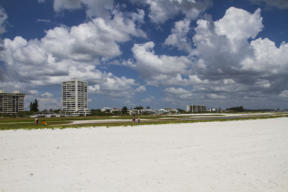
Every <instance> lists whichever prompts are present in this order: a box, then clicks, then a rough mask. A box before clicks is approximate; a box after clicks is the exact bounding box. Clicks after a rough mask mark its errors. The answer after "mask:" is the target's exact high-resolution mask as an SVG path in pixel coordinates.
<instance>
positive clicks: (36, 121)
mask: <svg viewBox="0 0 288 192" xmlns="http://www.w3.org/2000/svg"><path fill="white" fill-rule="evenodd" d="M35 125H38V117H36V118H35Z"/></svg>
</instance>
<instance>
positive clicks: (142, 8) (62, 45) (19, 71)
mask: <svg viewBox="0 0 288 192" xmlns="http://www.w3.org/2000/svg"><path fill="white" fill-rule="evenodd" d="M287 19H288V1H286V0H274V1H273V0H217V1H216V0H214V1H213V0H202V1H200V0H122V1H119V0H27V1H17V0H9V1H7V0H0V39H1V42H0V43H1V50H0V89H2V90H5V91H15V90H20V91H22V92H24V93H25V94H26V97H25V103H26V107H27V106H28V105H29V102H30V101H32V100H33V99H34V98H37V99H38V100H39V103H40V107H41V108H42V109H44V108H48V109H49V108H61V82H62V81H65V80H70V79H79V80H85V81H88V84H89V89H88V90H89V108H101V107H104V106H109V107H121V106H128V107H133V106H136V105H143V106H145V107H146V106H150V107H153V108H160V107H178V108H185V105H186V104H204V105H207V106H209V107H222V108H226V107H231V106H239V105H243V106H244V107H246V108H288V102H287V101H288V43H287V41H288V36H287V34H288V23H287Z"/></svg>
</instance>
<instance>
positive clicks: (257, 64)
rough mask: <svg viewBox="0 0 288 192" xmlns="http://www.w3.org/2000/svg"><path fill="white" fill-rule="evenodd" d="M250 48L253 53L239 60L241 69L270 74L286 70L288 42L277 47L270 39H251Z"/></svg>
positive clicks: (287, 68) (287, 65)
mask: <svg viewBox="0 0 288 192" xmlns="http://www.w3.org/2000/svg"><path fill="white" fill-rule="evenodd" d="M250 48H251V49H252V51H253V54H252V55H250V56H247V57H246V58H245V59H244V60H243V61H242V62H241V65H242V66H243V69H246V70H253V71H259V72H263V73H265V72H266V73H272V74H280V73H282V72H287V71H288V43H285V42H283V43H282V44H281V45H280V46H279V47H277V46H276V45H275V43H274V42H273V41H271V40H270V39H268V38H264V39H262V38H259V39H256V40H253V41H251V45H250ZM267 69H269V70H268V71H267Z"/></svg>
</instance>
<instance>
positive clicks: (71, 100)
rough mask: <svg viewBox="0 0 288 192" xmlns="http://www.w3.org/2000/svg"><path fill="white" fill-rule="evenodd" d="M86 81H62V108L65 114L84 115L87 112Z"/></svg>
mask: <svg viewBox="0 0 288 192" xmlns="http://www.w3.org/2000/svg"><path fill="white" fill-rule="evenodd" d="M87 86H88V83H87V82H86V81H78V80H72V81H64V82H63V83H62V110H63V112H64V113H65V114H73V115H86V114H87V113H88V92H87Z"/></svg>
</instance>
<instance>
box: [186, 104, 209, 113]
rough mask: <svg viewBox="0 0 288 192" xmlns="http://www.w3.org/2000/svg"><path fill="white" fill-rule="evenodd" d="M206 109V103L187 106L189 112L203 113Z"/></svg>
mask: <svg viewBox="0 0 288 192" xmlns="http://www.w3.org/2000/svg"><path fill="white" fill-rule="evenodd" d="M206 111H207V109H206V106H205V105H187V106H186V112H188V113H202V112H206Z"/></svg>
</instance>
